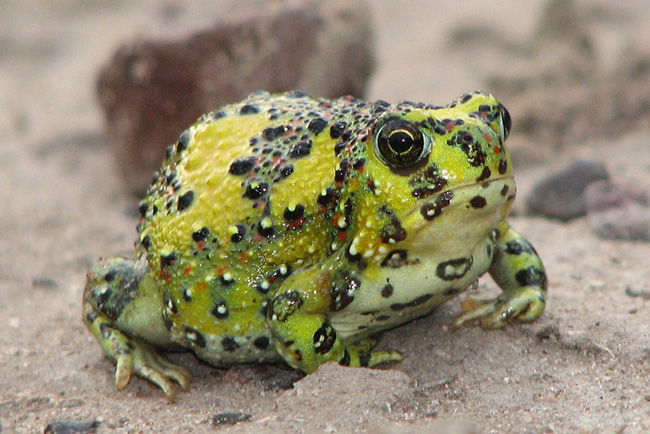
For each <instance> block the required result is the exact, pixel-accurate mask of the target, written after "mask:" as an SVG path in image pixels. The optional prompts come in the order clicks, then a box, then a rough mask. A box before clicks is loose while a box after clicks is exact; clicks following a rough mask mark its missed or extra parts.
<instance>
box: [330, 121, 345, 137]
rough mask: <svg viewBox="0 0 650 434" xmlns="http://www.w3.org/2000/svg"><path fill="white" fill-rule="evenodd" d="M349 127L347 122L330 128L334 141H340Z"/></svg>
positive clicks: (338, 123) (337, 123)
mask: <svg viewBox="0 0 650 434" xmlns="http://www.w3.org/2000/svg"><path fill="white" fill-rule="evenodd" d="M347 127H348V124H346V123H345V122H336V123H335V124H333V125H332V126H331V127H330V137H331V138H333V139H338V138H339V137H341V135H343V133H344V132H345V129H346V128H347Z"/></svg>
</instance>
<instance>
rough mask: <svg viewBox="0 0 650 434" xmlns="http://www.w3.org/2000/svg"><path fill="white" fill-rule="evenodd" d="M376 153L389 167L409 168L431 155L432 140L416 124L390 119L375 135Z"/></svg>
mask: <svg viewBox="0 0 650 434" xmlns="http://www.w3.org/2000/svg"><path fill="white" fill-rule="evenodd" d="M375 152H376V153H377V155H378V156H379V159H380V160H381V161H382V162H383V163H384V164H386V165H388V166H392V167H397V168H404V167H409V166H412V165H414V164H416V163H418V162H420V161H421V160H422V159H423V158H425V157H426V156H427V155H429V153H430V152H431V140H430V139H429V137H428V136H427V135H426V134H423V133H422V130H421V129H420V128H419V127H418V126H417V125H415V124H414V123H412V122H409V121H407V120H404V119H389V120H388V121H386V123H385V124H384V125H382V126H381V127H380V128H379V130H378V131H377V134H376V135H375Z"/></svg>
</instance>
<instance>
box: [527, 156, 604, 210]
mask: <svg viewBox="0 0 650 434" xmlns="http://www.w3.org/2000/svg"><path fill="white" fill-rule="evenodd" d="M608 179H609V174H608V172H607V168H606V167H605V165H604V164H602V163H599V162H595V161H583V160H579V161H576V162H575V163H573V164H571V165H570V166H568V167H566V168H564V169H561V170H560V171H558V172H555V173H551V174H550V175H549V176H547V177H546V178H544V179H542V180H541V181H539V182H538V183H537V185H536V186H535V187H534V188H533V190H532V191H531V193H530V195H529V196H528V200H527V202H526V206H527V212H528V213H529V214H533V215H542V216H544V217H549V218H554V219H559V220H563V221H568V220H571V219H574V218H578V217H581V216H584V215H585V214H586V212H587V209H586V205H585V198H584V193H585V190H586V189H587V187H588V186H589V185H590V184H591V183H593V182H596V181H601V180H608Z"/></svg>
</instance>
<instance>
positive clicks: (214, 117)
mask: <svg viewBox="0 0 650 434" xmlns="http://www.w3.org/2000/svg"><path fill="white" fill-rule="evenodd" d="M226 116H227V115H226V112H222V111H218V112H215V113H214V114H213V115H212V120H215V121H216V120H217V119H221V118H225V117H226Z"/></svg>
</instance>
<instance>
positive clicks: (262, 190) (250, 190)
mask: <svg viewBox="0 0 650 434" xmlns="http://www.w3.org/2000/svg"><path fill="white" fill-rule="evenodd" d="M268 190H269V184H268V183H266V182H253V183H251V184H249V185H248V186H247V187H246V191H245V192H244V197H247V198H249V199H251V200H255V199H259V198H260V197H262V196H264V194H266V192H267V191H268Z"/></svg>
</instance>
